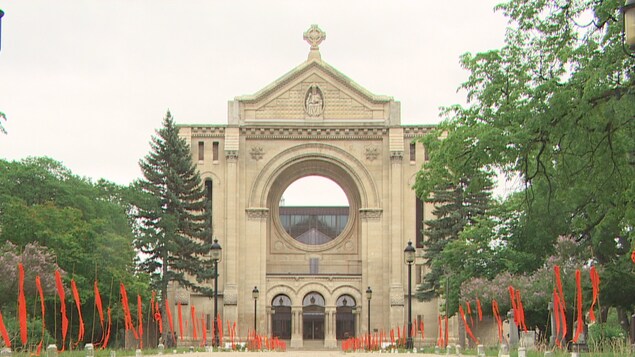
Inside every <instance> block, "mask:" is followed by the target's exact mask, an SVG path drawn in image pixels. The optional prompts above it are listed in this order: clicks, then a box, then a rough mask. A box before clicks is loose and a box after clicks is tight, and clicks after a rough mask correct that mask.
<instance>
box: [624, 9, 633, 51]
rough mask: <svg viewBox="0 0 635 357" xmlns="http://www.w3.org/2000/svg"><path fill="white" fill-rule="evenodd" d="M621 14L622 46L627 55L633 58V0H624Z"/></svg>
mask: <svg viewBox="0 0 635 357" xmlns="http://www.w3.org/2000/svg"><path fill="white" fill-rule="evenodd" d="M622 15H623V16H622V18H623V21H624V22H623V28H622V31H623V32H622V47H623V48H624V52H625V53H626V54H627V55H628V56H630V57H633V58H635V0H626V2H625V3H624V7H622Z"/></svg>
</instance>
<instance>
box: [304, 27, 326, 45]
mask: <svg viewBox="0 0 635 357" xmlns="http://www.w3.org/2000/svg"><path fill="white" fill-rule="evenodd" d="M303 35H304V36H303V38H304V40H305V41H306V42H308V43H309V44H310V45H311V49H312V50H317V49H319V48H320V43H322V41H324V40H326V32H324V31H322V29H320V28H319V27H318V25H316V24H313V25H311V27H309V29H308V30H306V31H305V32H304V34H303Z"/></svg>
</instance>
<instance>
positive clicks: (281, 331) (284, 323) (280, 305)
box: [271, 294, 291, 340]
mask: <svg viewBox="0 0 635 357" xmlns="http://www.w3.org/2000/svg"><path fill="white" fill-rule="evenodd" d="M271 309H272V310H273V311H272V312H273V315H272V319H271V328H272V334H273V336H275V337H278V338H280V339H283V340H289V339H291V299H289V297H288V296H286V295H283V294H280V295H276V297H274V298H273V300H272V301H271Z"/></svg>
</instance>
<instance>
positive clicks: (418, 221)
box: [415, 197, 424, 248]
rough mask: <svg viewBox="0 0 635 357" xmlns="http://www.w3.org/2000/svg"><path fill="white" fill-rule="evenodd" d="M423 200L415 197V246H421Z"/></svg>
mask: <svg viewBox="0 0 635 357" xmlns="http://www.w3.org/2000/svg"><path fill="white" fill-rule="evenodd" d="M423 227H424V225H423V201H422V200H420V199H419V197H415V234H416V237H417V242H416V243H417V248H423Z"/></svg>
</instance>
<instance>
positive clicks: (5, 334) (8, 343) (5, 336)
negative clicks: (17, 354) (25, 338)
mask: <svg viewBox="0 0 635 357" xmlns="http://www.w3.org/2000/svg"><path fill="white" fill-rule="evenodd" d="M0 333H1V334H2V338H3V339H4V345H5V346H7V347H8V348H11V339H9V333H8V332H7V327H6V326H4V321H3V320H2V312H0Z"/></svg>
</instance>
